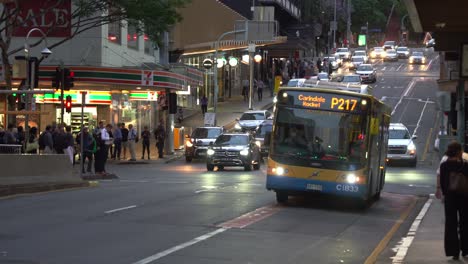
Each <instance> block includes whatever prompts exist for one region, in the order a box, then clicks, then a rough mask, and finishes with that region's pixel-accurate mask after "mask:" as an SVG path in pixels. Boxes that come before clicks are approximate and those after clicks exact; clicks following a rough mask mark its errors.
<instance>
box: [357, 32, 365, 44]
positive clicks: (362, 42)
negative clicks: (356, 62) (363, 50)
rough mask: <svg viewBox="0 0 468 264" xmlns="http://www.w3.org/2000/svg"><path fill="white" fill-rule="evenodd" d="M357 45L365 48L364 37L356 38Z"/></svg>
mask: <svg viewBox="0 0 468 264" xmlns="http://www.w3.org/2000/svg"><path fill="white" fill-rule="evenodd" d="M358 45H359V46H365V45H366V35H359V36H358Z"/></svg>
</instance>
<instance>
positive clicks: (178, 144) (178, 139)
mask: <svg viewBox="0 0 468 264" xmlns="http://www.w3.org/2000/svg"><path fill="white" fill-rule="evenodd" d="M183 148H184V127H174V149H175V150H178V149H183Z"/></svg>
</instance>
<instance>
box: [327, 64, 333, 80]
mask: <svg viewBox="0 0 468 264" xmlns="http://www.w3.org/2000/svg"><path fill="white" fill-rule="evenodd" d="M332 73H333V65H332V63H331V61H329V62H328V76H329V78H330V79H331V75H332Z"/></svg>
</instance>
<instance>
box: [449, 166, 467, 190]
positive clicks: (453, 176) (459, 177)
mask: <svg viewBox="0 0 468 264" xmlns="http://www.w3.org/2000/svg"><path fill="white" fill-rule="evenodd" d="M462 168H463V167H462ZM448 189H449V191H450V192H453V193H456V194H467V195H468V176H466V175H465V174H464V173H463V170H458V171H451V172H450V173H449V185H448Z"/></svg>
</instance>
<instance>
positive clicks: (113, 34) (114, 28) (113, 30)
mask: <svg viewBox="0 0 468 264" xmlns="http://www.w3.org/2000/svg"><path fill="white" fill-rule="evenodd" d="M108 31H109V32H108V37H107V38H108V39H109V41H111V42H113V43H116V44H119V45H120V44H122V32H121V29H120V22H119V21H116V22H113V23H110V24H109V30H108Z"/></svg>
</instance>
